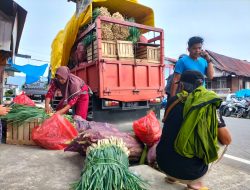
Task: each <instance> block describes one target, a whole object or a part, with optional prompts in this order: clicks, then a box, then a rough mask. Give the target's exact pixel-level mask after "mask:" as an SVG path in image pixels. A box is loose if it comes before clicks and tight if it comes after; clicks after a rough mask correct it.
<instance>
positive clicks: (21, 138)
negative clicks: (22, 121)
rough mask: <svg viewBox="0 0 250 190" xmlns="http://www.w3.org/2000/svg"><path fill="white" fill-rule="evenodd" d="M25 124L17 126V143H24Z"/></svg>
mask: <svg viewBox="0 0 250 190" xmlns="http://www.w3.org/2000/svg"><path fill="white" fill-rule="evenodd" d="M23 128H24V125H21V126H18V127H17V143H18V144H23V142H24V134H23Z"/></svg>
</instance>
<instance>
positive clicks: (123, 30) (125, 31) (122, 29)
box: [112, 12, 129, 40]
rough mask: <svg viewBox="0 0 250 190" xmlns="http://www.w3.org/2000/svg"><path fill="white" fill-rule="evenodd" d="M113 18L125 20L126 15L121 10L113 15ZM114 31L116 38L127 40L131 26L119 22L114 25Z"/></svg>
mask: <svg viewBox="0 0 250 190" xmlns="http://www.w3.org/2000/svg"><path fill="white" fill-rule="evenodd" d="M112 18H114V19H117V20H121V21H125V19H124V17H123V16H122V15H121V14H120V13H119V12H116V13H114V14H113V15H112ZM112 32H113V35H114V39H115V40H127V38H128V36H129V28H128V27H127V26H122V25H119V24H114V25H113V27H112Z"/></svg>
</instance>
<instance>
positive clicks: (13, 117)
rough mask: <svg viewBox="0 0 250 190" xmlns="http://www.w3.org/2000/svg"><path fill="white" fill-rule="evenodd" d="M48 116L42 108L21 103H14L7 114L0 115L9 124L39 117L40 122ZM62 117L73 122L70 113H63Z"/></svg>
mask: <svg viewBox="0 0 250 190" xmlns="http://www.w3.org/2000/svg"><path fill="white" fill-rule="evenodd" d="M49 117H50V115H49V114H46V113H45V111H44V109H43V108H39V107H31V106H25V105H21V104H14V105H13V106H12V107H11V110H10V112H9V113H8V114H7V115H4V116H0V118H1V119H5V120H6V121H7V122H8V123H11V124H16V123H24V122H28V121H31V120H33V119H39V120H40V121H41V122H42V121H44V120H45V119H47V118H49ZM64 118H66V119H68V120H69V121H70V122H71V123H74V121H73V119H72V117H71V116H70V115H64Z"/></svg>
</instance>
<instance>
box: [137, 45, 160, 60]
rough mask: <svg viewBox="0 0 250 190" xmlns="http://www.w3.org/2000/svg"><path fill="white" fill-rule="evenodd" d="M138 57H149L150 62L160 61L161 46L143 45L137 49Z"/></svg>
mask: <svg viewBox="0 0 250 190" xmlns="http://www.w3.org/2000/svg"><path fill="white" fill-rule="evenodd" d="M136 58H137V59H147V62H150V63H160V48H159V47H151V46H142V47H138V48H137V49H136Z"/></svg>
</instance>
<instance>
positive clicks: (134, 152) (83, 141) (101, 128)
mask: <svg viewBox="0 0 250 190" xmlns="http://www.w3.org/2000/svg"><path fill="white" fill-rule="evenodd" d="M75 123H76V128H77V129H78V132H79V135H78V137H76V138H75V139H74V140H73V141H72V142H71V143H70V144H69V146H68V147H67V148H65V151H73V152H79V153H80V154H81V155H84V156H85V155H86V151H87V148H88V147H89V146H90V145H91V144H93V143H96V142H97V141H98V140H101V139H106V138H110V137H111V136H113V137H116V138H121V139H122V140H123V141H124V143H125V144H126V146H127V148H128V149H129V151H130V154H129V160H131V161H138V160H139V159H140V157H141V154H142V151H143V145H142V143H141V142H140V141H138V140H137V139H136V138H135V136H134V135H132V134H130V133H126V132H121V131H119V130H118V129H117V127H115V125H112V124H109V123H101V122H94V121H90V122H89V121H86V120H84V119H81V118H75Z"/></svg>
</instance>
